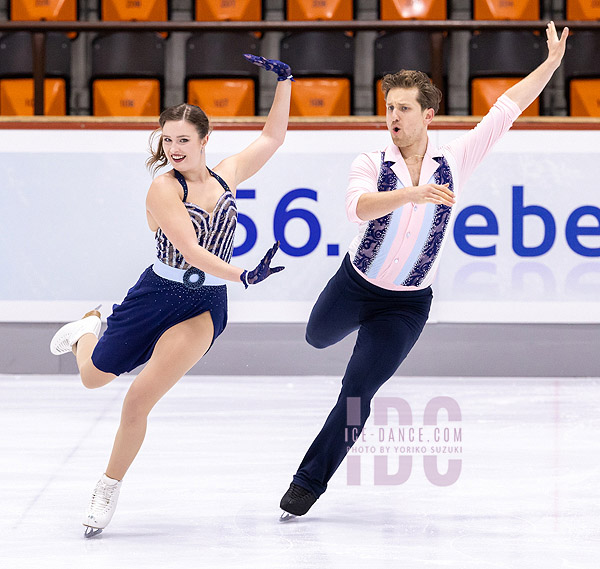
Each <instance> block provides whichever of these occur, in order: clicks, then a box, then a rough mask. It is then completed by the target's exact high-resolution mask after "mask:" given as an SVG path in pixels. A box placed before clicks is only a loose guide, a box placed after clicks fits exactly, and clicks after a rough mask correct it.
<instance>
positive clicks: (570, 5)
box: [567, 0, 600, 20]
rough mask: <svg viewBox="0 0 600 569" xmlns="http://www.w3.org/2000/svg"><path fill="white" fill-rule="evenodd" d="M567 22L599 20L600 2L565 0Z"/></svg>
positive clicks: (593, 0)
mask: <svg viewBox="0 0 600 569" xmlns="http://www.w3.org/2000/svg"><path fill="white" fill-rule="evenodd" d="M567 20H600V2H599V1H598V0H567Z"/></svg>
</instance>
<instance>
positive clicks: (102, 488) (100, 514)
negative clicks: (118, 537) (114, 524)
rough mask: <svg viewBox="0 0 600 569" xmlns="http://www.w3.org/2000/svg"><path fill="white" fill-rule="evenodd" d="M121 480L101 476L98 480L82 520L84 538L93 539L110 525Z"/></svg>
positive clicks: (104, 475)
mask: <svg viewBox="0 0 600 569" xmlns="http://www.w3.org/2000/svg"><path fill="white" fill-rule="evenodd" d="M121 482H122V481H121V480H113V479H112V478H109V477H108V476H106V474H103V475H102V478H100V480H98V484H96V489H95V490H94V493H93V494H92V500H91V502H90V505H89V506H88V509H87V511H86V513H85V517H84V518H83V525H84V526H86V528H85V533H84V534H83V535H84V537H94V536H95V535H98V534H99V533H102V530H103V529H104V528H105V527H106V526H107V525H108V524H109V523H110V520H111V519H112V517H113V514H114V513H115V508H116V507H117V500H118V499H119V492H120V490H121Z"/></svg>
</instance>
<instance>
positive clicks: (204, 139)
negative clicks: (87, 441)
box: [50, 55, 292, 537]
mask: <svg viewBox="0 0 600 569" xmlns="http://www.w3.org/2000/svg"><path fill="white" fill-rule="evenodd" d="M245 57H246V58H247V59H248V60H249V61H251V62H252V63H254V64H256V65H259V66H260V67H263V68H265V69H267V70H270V71H274V72H275V73H276V74H277V76H278V81H279V83H278V85H277V89H276V91H275V98H274V101H273V105H272V107H271V110H270V112H269V115H268V117H267V120H266V122H265V125H264V128H263V130H262V132H261V134H260V136H259V137H258V139H257V140H255V141H254V142H253V143H252V144H250V146H248V147H247V148H246V149H245V150H242V151H241V152H240V153H239V154H235V155H234V156H231V157H229V158H226V159H225V160H223V161H222V162H220V163H219V164H218V165H217V166H215V168H214V169H213V170H211V169H209V168H208V167H207V165H206V157H205V148H206V144H207V143H208V139H209V134H210V127H209V123H208V119H207V117H206V115H205V114H204V112H203V111H202V109H200V108H198V107H195V106H192V105H187V104H181V105H178V106H175V107H170V108H168V109H166V110H165V111H164V112H163V113H162V114H161V115H160V119H159V124H160V128H161V131H162V132H161V137H160V143H159V145H158V148H157V149H156V150H153V151H152V156H151V157H150V158H149V159H148V161H147V165H148V167H149V168H150V169H152V170H153V171H156V170H158V169H159V168H161V167H162V166H166V165H167V164H171V166H172V167H173V169H172V170H170V171H168V172H166V173H165V174H162V175H160V176H158V177H157V178H156V179H155V180H154V181H153V182H152V184H151V186H150V189H149V191H148V196H147V199H146V215H147V219H148V225H149V226H150V229H151V230H152V231H153V232H155V235H156V248H157V259H156V260H155V262H154V264H153V265H152V266H151V267H148V268H147V269H146V270H145V271H144V273H143V274H142V275H141V277H140V279H139V280H138V282H137V283H136V284H135V285H134V287H133V288H132V289H130V290H129V292H128V294H127V296H126V298H125V300H124V301H123V302H122V304H120V305H118V306H115V307H114V309H113V313H112V315H111V316H109V318H108V320H107V325H108V328H107V330H106V332H105V333H104V334H103V336H102V338H100V340H98V335H99V332H100V313H99V312H98V311H97V310H92V311H91V312H88V313H87V314H86V315H85V316H84V317H83V319H82V320H78V321H76V322H71V323H69V324H66V325H65V326H63V327H62V328H61V329H60V330H59V331H58V332H57V333H56V334H55V336H54V338H53V339H52V342H51V345H50V348H51V351H52V353H54V354H63V353H67V352H70V351H73V353H74V354H75V356H76V358H77V366H78V368H79V372H80V374H81V380H82V382H83V385H84V386H85V387H88V388H90V389H93V388H97V387H101V386H103V385H106V384H107V383H109V382H111V381H112V380H113V379H115V377H117V376H118V375H119V374H121V373H124V372H128V371H131V370H133V369H134V368H136V367H137V366H139V365H141V364H144V363H146V362H147V364H146V366H145V367H144V369H143V370H142V371H141V372H140V374H139V375H138V376H137V377H136V379H135V380H134V381H133V383H132V384H131V387H130V388H129V391H128V392H127V395H126V397H125V400H124V402H123V410H122V414H121V423H120V426H119V429H118V432H117V435H116V438H115V442H114V446H113V449H112V454H111V456H110V460H109V463H108V466H107V468H106V471H105V473H104V474H103V475H102V477H101V479H100V480H99V482H98V484H97V485H96V489H95V490H94V493H93V495H92V499H91V502H90V505H89V507H88V509H87V511H86V513H85V517H84V520H83V525H84V526H86V530H85V536H86V537H92V536H94V535H97V534H98V533H100V532H101V531H102V529H103V528H105V527H106V526H107V525H108V523H109V522H110V520H111V518H112V516H113V513H114V511H115V507H116V503H117V498H118V495H119V490H120V487H121V483H122V480H123V477H124V476H125V473H126V472H127V470H128V468H129V467H130V465H131V463H132V462H133V460H134V458H135V457H136V455H137V453H138V451H139V449H140V447H141V445H142V442H143V440H144V436H145V433H146V423H147V417H148V414H149V413H150V411H151V409H152V408H153V407H154V405H156V403H157V402H158V401H159V400H160V399H161V398H162V397H163V396H164V395H165V394H166V393H167V391H169V389H171V387H173V386H174V385H175V384H176V383H177V382H178V381H179V380H180V379H181V377H183V375H185V374H186V373H187V372H188V371H189V370H190V369H191V368H192V366H193V365H194V364H195V363H196V362H198V360H200V358H202V356H203V355H204V354H205V353H206V352H207V351H208V350H209V348H210V347H211V345H212V343H213V342H214V340H215V339H216V338H217V336H219V334H221V332H223V329H224V328H225V325H226V322H227V287H226V286H225V282H226V281H232V282H238V283H240V282H241V283H242V284H243V285H244V286H245V287H246V288H247V287H248V285H253V284H257V283H259V282H261V281H263V280H264V279H266V278H267V277H268V276H269V275H271V274H273V273H276V272H278V271H281V270H283V267H274V268H271V267H270V263H271V260H272V258H273V256H274V255H275V252H276V251H277V248H278V245H279V244H278V243H276V244H275V245H274V246H273V247H272V248H271V249H270V250H269V251H268V252H267V254H266V255H265V257H264V258H263V259H262V261H261V262H260V263H259V265H258V266H257V267H256V268H255V269H254V270H252V271H245V270H243V269H241V268H238V267H235V266H233V265H231V264H229V261H230V259H231V255H232V251H233V240H234V231H235V225H236V219H237V210H236V202H235V189H236V187H237V186H238V184H239V183H241V182H243V181H244V180H246V179H247V178H249V177H250V176H252V175H254V174H255V173H256V172H258V170H260V168H261V167H262V166H263V165H264V164H265V163H266V162H267V160H269V158H271V156H273V154H274V153H275V151H276V150H277V148H279V147H280V146H281V145H282V144H283V141H284V138H285V134H286V130H287V124H288V116H289V108H290V95H291V82H290V81H291V80H292V75H291V73H290V68H289V66H288V65H286V64H284V63H281V62H279V61H275V60H266V59H264V58H262V57H257V56H252V55H246V56H245Z"/></svg>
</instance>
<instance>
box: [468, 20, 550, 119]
mask: <svg viewBox="0 0 600 569" xmlns="http://www.w3.org/2000/svg"><path fill="white" fill-rule="evenodd" d="M542 47H543V45H542V42H541V41H540V39H539V36H537V35H536V34H534V33H532V32H527V31H500V32H496V31H494V32H482V33H480V34H474V35H473V36H472V37H471V42H470V46H469V53H470V58H469V77H470V95H471V114H472V115H485V114H486V113H487V112H488V110H489V109H490V108H491V107H492V105H493V104H494V103H495V102H496V99H497V98H498V97H499V96H500V95H501V94H502V93H503V92H504V91H506V89H508V88H509V87H510V86H512V85H514V84H515V83H517V82H518V81H519V79H521V78H523V77H525V76H526V75H527V74H528V73H530V72H531V71H532V70H533V69H535V68H536V67H537V66H538V65H539V64H540V63H541V62H542V59H543V56H544V53H543V49H542ZM538 114H540V104H539V100H536V101H534V102H533V103H532V104H531V105H530V106H529V107H528V108H527V109H526V110H525V112H523V115H525V116H527V115H529V116H532V115H538Z"/></svg>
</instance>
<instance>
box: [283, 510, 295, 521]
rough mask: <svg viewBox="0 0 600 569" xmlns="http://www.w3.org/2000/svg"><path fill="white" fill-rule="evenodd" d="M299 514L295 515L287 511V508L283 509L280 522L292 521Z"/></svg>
mask: <svg viewBox="0 0 600 569" xmlns="http://www.w3.org/2000/svg"><path fill="white" fill-rule="evenodd" d="M297 517H298V516H295V515H294V514H290V513H289V512H286V511H285V510H283V511H282V512H281V516H279V521H280V522H291V521H292V520H295V519H296V518H297Z"/></svg>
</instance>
